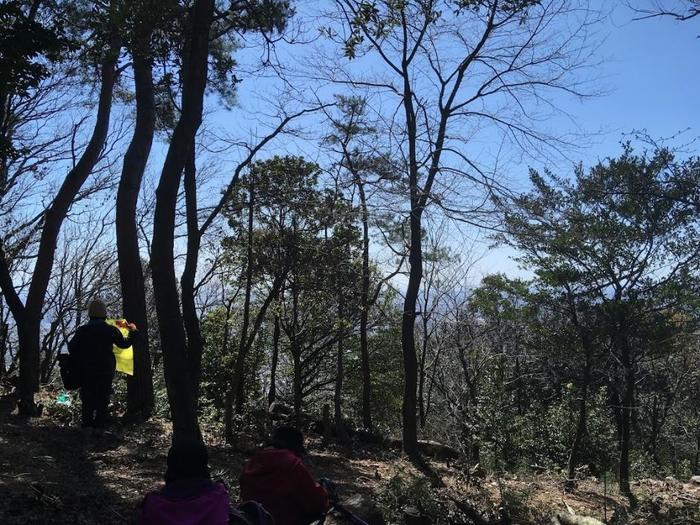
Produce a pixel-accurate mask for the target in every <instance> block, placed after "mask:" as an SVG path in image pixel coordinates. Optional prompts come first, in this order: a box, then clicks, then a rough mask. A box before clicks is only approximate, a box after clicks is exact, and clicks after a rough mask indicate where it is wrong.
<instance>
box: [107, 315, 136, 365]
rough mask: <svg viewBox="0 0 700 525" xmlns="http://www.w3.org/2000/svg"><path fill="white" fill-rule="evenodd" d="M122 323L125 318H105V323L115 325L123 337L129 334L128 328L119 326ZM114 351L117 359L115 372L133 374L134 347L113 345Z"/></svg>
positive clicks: (124, 321)
mask: <svg viewBox="0 0 700 525" xmlns="http://www.w3.org/2000/svg"><path fill="white" fill-rule="evenodd" d="M122 323H124V324H125V323H126V319H107V324H111V325H112V326H116V327H117V328H118V329H119V331H120V332H121V333H122V335H123V336H124V337H127V336H128V335H129V330H127V329H126V328H123V327H121V326H119V325H120V324H122ZM112 351H113V352H114V357H115V358H116V360H117V372H121V373H123V374H126V375H129V376H133V375H134V347H133V346H130V347H129V348H119V347H118V346H116V345H114V346H113V347H112Z"/></svg>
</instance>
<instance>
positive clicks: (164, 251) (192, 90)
mask: <svg viewBox="0 0 700 525" xmlns="http://www.w3.org/2000/svg"><path fill="white" fill-rule="evenodd" d="M213 13H214V0H197V1H195V3H194V4H193V5H192V7H191V8H190V9H189V13H188V26H187V37H186V39H187V40H186V43H185V48H184V50H183V57H182V76H183V87H182V111H181V114H180V119H179V120H178V123H177V125H176V126H175V129H174V131H173V135H172V138H171V140H170V145H169V147H168V152H167V155H166V158H165V162H164V163H163V169H162V171H161V176H160V182H159V184H158V188H157V190H156V207H155V216H154V224H153V241H152V245H151V246H152V256H151V259H152V268H153V289H154V294H155V299H156V313H157V316H158V328H159V332H160V338H161V347H162V351H163V362H164V371H165V383H166V388H167V391H168V401H169V404H170V413H171V417H172V420H173V442H174V443H177V442H182V441H191V440H199V441H201V433H200V431H199V423H198V421H197V397H196V391H195V385H194V382H193V380H192V375H191V368H190V363H189V361H188V349H187V339H186V336H185V327H184V322H183V318H182V315H181V312H180V306H179V305H180V301H179V297H178V290H177V278H176V275H175V266H174V259H175V255H174V242H175V212H176V207H177V197H178V190H179V187H180V177H181V175H182V172H183V169H184V168H185V163H186V161H187V158H188V156H189V155H190V154H191V149H192V143H193V141H194V138H195V136H196V134H197V130H198V129H199V125H200V124H201V121H202V111H203V103H204V91H205V88H206V83H207V66H208V58H209V32H210V28H211V24H212V21H213Z"/></svg>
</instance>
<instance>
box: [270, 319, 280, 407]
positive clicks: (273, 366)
mask: <svg viewBox="0 0 700 525" xmlns="http://www.w3.org/2000/svg"><path fill="white" fill-rule="evenodd" d="M279 352H280V317H279V315H277V314H275V325H274V328H273V329H272V363H270V390H269V392H268V393H267V406H268V407H269V406H270V405H271V404H272V403H274V402H275V399H276V398H277V360H278V359H279Z"/></svg>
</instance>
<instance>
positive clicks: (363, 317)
mask: <svg viewBox="0 0 700 525" xmlns="http://www.w3.org/2000/svg"><path fill="white" fill-rule="evenodd" d="M356 184H357V189H358V193H359V195H360V209H361V211H362V287H361V290H360V361H361V367H362V426H363V427H364V429H365V430H367V431H368V432H372V375H371V372H370V362H369V344H368V341H367V324H368V319H369V213H368V211H367V196H366V195H365V187H364V184H363V183H362V181H361V180H360V179H359V177H358V178H357V181H356Z"/></svg>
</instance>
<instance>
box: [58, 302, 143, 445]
mask: <svg viewBox="0 0 700 525" xmlns="http://www.w3.org/2000/svg"><path fill="white" fill-rule="evenodd" d="M88 317H89V318H90V320H89V321H88V323H87V324H85V325H83V326H81V327H80V328H78V330H77V331H76V333H75V335H74V336H73V339H72V340H71V341H70V343H68V353H69V354H70V355H71V358H72V359H73V361H74V364H75V367H76V369H77V371H78V374H79V376H80V378H81V383H80V385H81V386H80V399H81V401H82V404H83V407H82V425H83V428H84V429H85V430H86V432H89V433H91V434H92V435H94V436H98V437H99V436H100V435H101V434H102V432H103V430H104V428H105V425H106V423H107V414H108V409H109V398H110V396H111V395H112V380H113V379H114V372H115V369H116V359H115V358H114V352H113V350H112V346H113V345H116V346H117V347H119V348H129V347H130V346H131V343H132V334H133V332H134V331H136V326H135V325H134V324H133V323H129V324H128V325H127V326H128V328H129V331H130V333H129V336H128V337H126V338H125V337H124V336H123V335H122V333H121V332H120V331H119V329H118V328H117V327H115V326H111V325H108V324H107V323H106V319H107V307H106V306H105V303H104V302H102V301H101V300H99V299H95V300H93V301H92V302H91V303H90V305H89V306H88Z"/></svg>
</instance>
